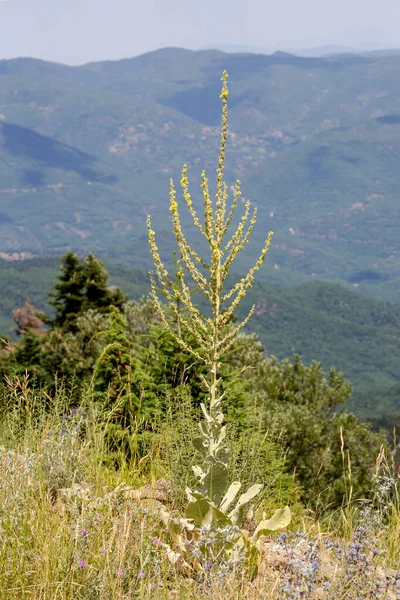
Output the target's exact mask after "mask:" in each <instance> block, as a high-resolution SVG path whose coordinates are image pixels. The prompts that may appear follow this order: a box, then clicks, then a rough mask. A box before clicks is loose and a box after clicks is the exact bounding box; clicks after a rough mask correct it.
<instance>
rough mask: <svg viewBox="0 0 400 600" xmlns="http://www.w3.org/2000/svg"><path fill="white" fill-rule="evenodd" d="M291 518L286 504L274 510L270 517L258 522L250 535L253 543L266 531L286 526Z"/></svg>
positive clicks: (265, 533)
mask: <svg viewBox="0 0 400 600" xmlns="http://www.w3.org/2000/svg"><path fill="white" fill-rule="evenodd" d="M291 519H292V514H291V512H290V508H289V507H288V506H285V507H284V508H279V509H278V510H277V511H275V512H274V514H273V515H272V517H271V518H270V519H268V520H265V521H261V522H260V523H259V524H258V526H257V528H256V530H255V532H254V534H253V537H252V541H253V543H257V542H258V540H259V539H260V537H261V536H263V535H268V533H270V532H271V531H276V530H277V529H283V528H284V527H287V526H288V525H289V523H290V521H291Z"/></svg>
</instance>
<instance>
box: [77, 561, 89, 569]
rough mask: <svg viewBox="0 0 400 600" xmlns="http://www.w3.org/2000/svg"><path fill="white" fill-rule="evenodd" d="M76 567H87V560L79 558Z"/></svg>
mask: <svg viewBox="0 0 400 600" xmlns="http://www.w3.org/2000/svg"><path fill="white" fill-rule="evenodd" d="M78 567H79V568H80V569H83V568H84V567H87V562H85V561H84V560H80V561H79V564H78Z"/></svg>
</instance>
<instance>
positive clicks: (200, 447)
mask: <svg viewBox="0 0 400 600" xmlns="http://www.w3.org/2000/svg"><path fill="white" fill-rule="evenodd" d="M193 446H194V447H195V448H196V450H197V451H198V452H200V454H201V455H202V456H203V458H206V457H207V455H208V448H207V446H205V445H204V438H202V437H197V438H194V440H193Z"/></svg>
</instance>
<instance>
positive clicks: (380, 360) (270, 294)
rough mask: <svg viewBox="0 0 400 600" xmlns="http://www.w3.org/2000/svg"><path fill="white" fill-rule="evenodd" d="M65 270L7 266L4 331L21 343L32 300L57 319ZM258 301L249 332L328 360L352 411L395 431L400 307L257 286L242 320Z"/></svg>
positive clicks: (2, 267) (34, 263)
mask: <svg viewBox="0 0 400 600" xmlns="http://www.w3.org/2000/svg"><path fill="white" fill-rule="evenodd" d="M106 266H107V268H108V270H109V273H110V283H111V284H112V285H117V286H118V287H120V288H121V289H122V290H123V291H124V292H125V293H126V294H127V296H128V297H129V298H130V299H134V300H139V299H140V297H141V296H142V295H144V294H146V293H148V292H149V278H148V274H147V273H146V272H145V271H140V270H137V269H136V270H135V269H128V268H126V267H118V266H116V265H114V264H107V265H106ZM58 272H59V260H58V259H56V258H55V257H54V258H47V259H33V260H28V261H25V262H16V263H7V262H4V261H3V262H0V279H1V281H2V294H1V296H0V325H1V327H0V333H2V334H3V335H6V336H11V337H12V338H15V327H16V325H15V322H14V321H13V319H12V311H13V310H14V309H16V308H19V307H21V306H23V304H24V303H25V301H26V300H27V299H29V300H30V301H31V302H32V303H33V305H34V306H35V307H36V309H38V310H40V311H44V312H46V313H47V314H49V315H50V316H51V315H52V314H53V311H52V307H51V306H49V304H48V301H49V300H50V298H49V297H48V295H47V293H46V292H50V291H51V289H52V287H53V285H54V283H55V281H56V276H57V273H58ZM198 299H199V300H200V301H201V298H200V296H199V297H198ZM252 303H254V304H255V305H256V311H255V315H254V317H253V319H252V321H251V324H250V325H249V326H248V330H249V331H253V332H256V333H257V334H258V335H259V339H260V341H261V342H262V344H263V345H264V347H265V348H266V351H267V352H268V353H269V354H272V355H274V356H276V357H277V358H278V359H284V358H289V359H292V357H293V356H294V355H295V354H297V355H299V356H300V357H301V359H302V360H303V361H305V362H306V363H309V362H311V361H313V360H316V361H319V362H321V364H322V365H323V367H324V369H325V370H329V369H330V368H331V367H336V368H337V369H338V370H340V371H342V372H343V373H344V375H345V377H346V378H347V379H349V380H350V381H351V382H352V385H353V396H352V398H351V399H348V400H347V402H346V406H347V407H348V408H351V409H352V410H354V411H355V412H356V413H357V414H359V415H360V416H363V417H368V418H376V419H381V420H382V419H385V418H386V421H385V424H387V425H388V426H390V425H391V424H393V423H394V422H396V423H397V419H398V418H400V396H399V395H398V386H399V373H398V364H399V361H400V306H398V305H393V304H389V303H385V302H379V301H376V300H372V299H368V298H365V297H363V296H361V295H359V294H357V293H355V292H354V291H350V290H347V289H345V288H343V287H342V286H340V285H334V284H328V283H323V282H313V283H306V284H302V285H298V286H288V287H286V286H280V285H267V284H263V283H257V284H256V285H255V286H254V288H253V289H252V290H251V291H250V292H249V295H248V297H247V299H246V301H245V302H244V304H243V308H242V310H241V311H240V312H239V314H241V315H244V313H245V312H246V310H248V309H249V307H250V305H251V304H252ZM396 415H399V417H398V416H396Z"/></svg>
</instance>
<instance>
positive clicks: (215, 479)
mask: <svg viewBox="0 0 400 600" xmlns="http://www.w3.org/2000/svg"><path fill="white" fill-rule="evenodd" d="M228 477H229V473H228V469H227V468H226V466H225V465H224V464H222V463H220V462H217V463H215V464H214V465H212V466H210V468H209V470H208V472H207V473H206V476H205V477H204V479H203V481H202V485H201V487H202V492H203V494H204V496H207V497H208V498H209V499H210V500H211V501H212V502H214V504H217V505H218V504H219V503H220V502H221V498H222V496H223V495H224V493H225V490H226V488H227V486H228Z"/></svg>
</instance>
